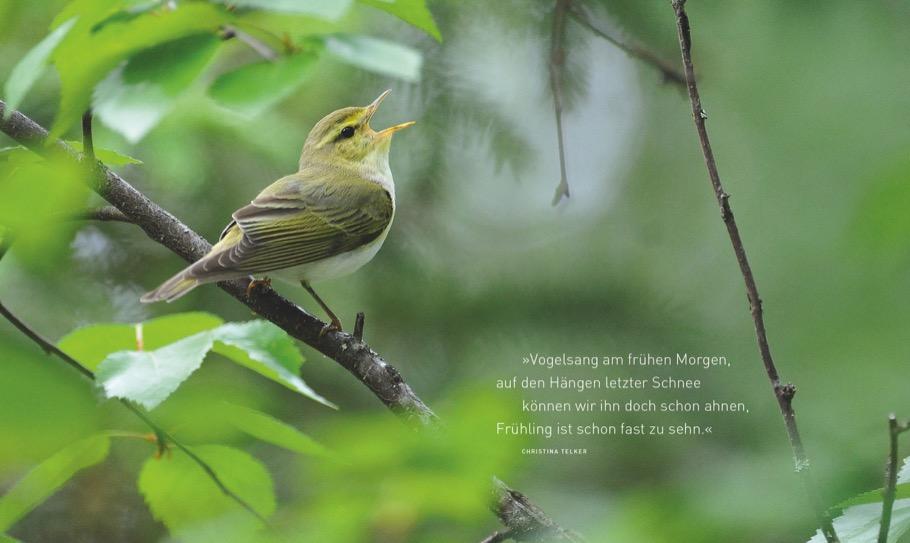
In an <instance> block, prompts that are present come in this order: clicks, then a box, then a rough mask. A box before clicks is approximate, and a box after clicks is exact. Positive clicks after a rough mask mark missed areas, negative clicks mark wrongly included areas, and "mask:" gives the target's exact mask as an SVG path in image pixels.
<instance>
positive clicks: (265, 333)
mask: <svg viewBox="0 0 910 543" xmlns="http://www.w3.org/2000/svg"><path fill="white" fill-rule="evenodd" d="M212 334H213V337H214V339H215V340H216V343H215V347H214V351H215V352H216V353H218V354H220V355H223V356H225V357H227V358H229V359H231V360H233V361H234V362H236V363H238V364H240V365H241V366H245V367H247V368H249V369H251V370H253V371H255V372H257V373H259V374H261V375H264V376H265V377H268V378H269V379H271V380H273V381H276V382H278V383H281V384H282V385H284V386H286V387H288V388H289V389H291V390H294V391H296V392H299V393H300V394H303V395H304V396H306V397H308V398H310V399H312V400H315V401H317V402H319V403H321V404H323V405H325V406H328V407H332V408H335V407H336V406H335V404H333V403H332V402H330V401H328V400H326V399H325V398H323V397H322V396H320V395H319V394H317V393H316V391H314V390H313V389H311V388H310V387H309V385H307V384H306V383H305V382H304V381H303V379H301V378H300V376H299V372H300V365H301V364H303V356H302V355H301V354H300V350H298V349H297V346H296V345H295V344H294V340H292V339H291V338H290V336H288V335H287V334H286V333H285V332H284V330H282V329H280V328H278V327H277V326H275V325H274V324H272V323H270V322H268V321H264V320H255V321H249V322H244V323H239V324H237V323H228V324H225V325H223V326H221V327H219V328H218V329H216V330H213V331H212Z"/></svg>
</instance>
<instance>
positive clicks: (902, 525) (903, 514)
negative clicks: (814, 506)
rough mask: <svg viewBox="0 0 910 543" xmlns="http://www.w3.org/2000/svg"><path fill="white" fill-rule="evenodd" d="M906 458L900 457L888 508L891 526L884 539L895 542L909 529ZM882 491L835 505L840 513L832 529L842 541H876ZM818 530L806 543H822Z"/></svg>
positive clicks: (908, 466) (909, 471)
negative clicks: (840, 509) (894, 495)
mask: <svg viewBox="0 0 910 543" xmlns="http://www.w3.org/2000/svg"><path fill="white" fill-rule="evenodd" d="M908 460H910V459H904V462H903V468H901V470H900V472H898V474H897V483H898V484H897V487H896V490H897V496H896V499H895V501H894V506H893V507H892V510H891V511H892V515H891V528H890V529H889V530H888V541H898V540H900V538H901V537H902V536H903V535H904V534H906V533H907V532H908V531H910V499H908V498H910V493H908V488H907V487H908V485H910V463H908ZM881 502H882V491H881V489H879V490H874V491H872V492H866V493H864V494H860V495H859V496H856V497H854V498H852V499H850V500H847V501H846V502H844V503H842V504H839V505H838V506H837V508H842V509H843V513H842V514H841V515H840V516H838V517H837V518H835V519H834V529H835V530H836V531H837V535H838V537H839V538H840V540H841V541H842V542H844V543H867V542H873V541H877V540H878V531H879V526H880V524H881V517H882V504H881ZM824 542H825V537H824V535H823V534H822V533H821V531H818V532H816V534H815V535H814V536H813V537H812V539H810V540H809V543H824Z"/></svg>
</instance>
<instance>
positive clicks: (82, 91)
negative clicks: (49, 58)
mask: <svg viewBox="0 0 910 543" xmlns="http://www.w3.org/2000/svg"><path fill="white" fill-rule="evenodd" d="M177 6H178V7H177V8H176V9H162V10H156V11H154V12H148V13H143V14H140V15H138V16H136V17H134V18H131V19H128V20H115V21H113V22H109V23H107V24H105V25H103V26H102V27H101V28H100V29H97V30H95V29H93V26H94V24H95V23H96V22H97V18H94V19H91V18H90V19H88V20H85V19H82V18H80V19H79V20H78V21H77V24H76V26H75V28H74V29H73V30H72V31H70V32H69V34H68V35H67V36H66V38H65V39H64V40H63V42H62V43H61V44H60V45H59V46H58V47H57V49H56V50H55V51H54V55H53V59H54V64H55V65H56V67H57V71H58V72H59V74H60V110H59V111H58V113H57V118H56V120H55V121H54V124H53V126H52V128H51V136H52V137H59V136H60V135H61V134H63V132H64V131H66V130H67V129H69V128H70V127H71V126H73V125H74V124H75V123H76V122H77V121H78V120H79V119H80V117H81V116H82V113H83V112H84V111H85V110H86V109H87V108H88V106H89V104H90V102H91V96H92V91H93V89H94V87H95V85H96V84H97V83H98V82H99V81H101V80H102V79H104V77H105V76H106V75H107V74H108V73H109V72H110V71H111V70H113V69H114V68H116V67H117V66H118V65H119V64H120V63H121V62H122V61H123V60H125V59H127V58H128V57H130V56H132V55H134V54H135V53H137V52H139V51H141V50H143V49H148V48H150V47H154V46H156V45H159V44H162V43H166V42H169V41H173V40H177V39H179V38H183V37H186V36H192V35H195V34H214V33H215V32H217V30H218V28H219V27H220V26H221V25H223V24H225V23H227V22H228V21H229V20H230V14H228V13H227V12H226V11H225V10H224V9H222V8H219V7H218V6H214V5H212V4H208V3H204V2H181V3H179V4H177ZM108 11H109V10H108ZM99 13H100V12H99ZM89 53H90V54H89Z"/></svg>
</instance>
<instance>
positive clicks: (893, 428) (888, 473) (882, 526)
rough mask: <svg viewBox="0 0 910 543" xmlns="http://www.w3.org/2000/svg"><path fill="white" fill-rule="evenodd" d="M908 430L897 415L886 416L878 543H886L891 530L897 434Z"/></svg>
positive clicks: (895, 476)
mask: <svg viewBox="0 0 910 543" xmlns="http://www.w3.org/2000/svg"><path fill="white" fill-rule="evenodd" d="M907 430H910V423H903V424H901V423H899V422H897V417H895V416H894V414H891V415H890V416H889V417H888V443H889V447H888V463H887V464H885V488H884V493H883V495H882V516H881V522H880V523H879V526H878V543H888V532H889V531H890V530H891V512H892V510H893V509H894V499H895V494H896V492H897V469H898V459H897V436H899V435H900V434H902V433H903V432H906V431H907Z"/></svg>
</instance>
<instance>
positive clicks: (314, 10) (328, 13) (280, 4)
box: [216, 0, 352, 21]
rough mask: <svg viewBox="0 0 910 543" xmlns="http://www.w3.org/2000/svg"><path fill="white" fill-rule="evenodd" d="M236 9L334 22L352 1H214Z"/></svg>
mask: <svg viewBox="0 0 910 543" xmlns="http://www.w3.org/2000/svg"><path fill="white" fill-rule="evenodd" d="M216 1H218V2H221V3H223V4H230V5H232V6H236V7H238V8H252V9H263V10H268V11H282V12H285V13H296V14H299V15H309V16H312V17H319V18H321V19H326V20H329V21H336V20H338V19H340V18H341V16H342V15H344V14H345V12H347V10H348V8H349V7H351V2H352V0H216Z"/></svg>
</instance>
